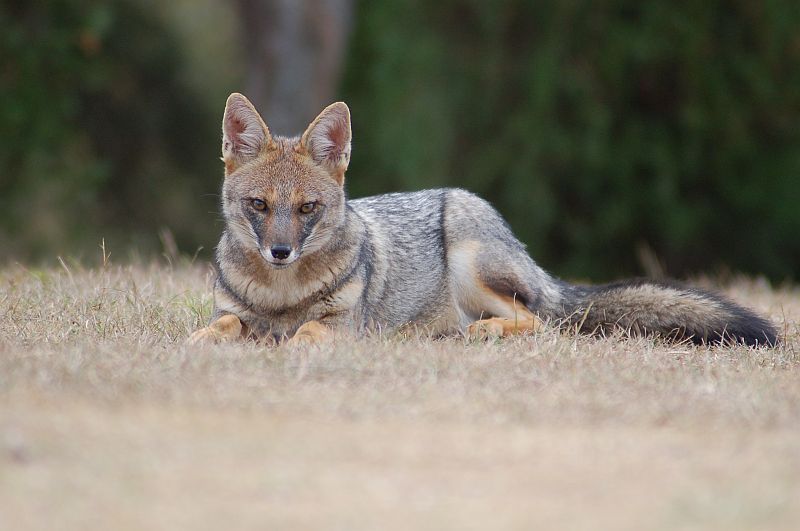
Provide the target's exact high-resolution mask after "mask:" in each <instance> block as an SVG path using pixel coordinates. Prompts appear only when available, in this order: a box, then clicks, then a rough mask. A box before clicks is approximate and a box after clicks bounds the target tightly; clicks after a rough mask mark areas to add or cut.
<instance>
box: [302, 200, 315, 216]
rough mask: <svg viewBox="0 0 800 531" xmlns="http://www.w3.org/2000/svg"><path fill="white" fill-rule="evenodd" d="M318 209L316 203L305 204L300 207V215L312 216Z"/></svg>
mask: <svg viewBox="0 0 800 531" xmlns="http://www.w3.org/2000/svg"><path fill="white" fill-rule="evenodd" d="M315 208H317V203H316V201H312V202H311V203H303V204H302V205H300V213H301V214H311V213H312V212H314V209H315Z"/></svg>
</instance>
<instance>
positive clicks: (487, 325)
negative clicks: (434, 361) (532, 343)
mask: <svg viewBox="0 0 800 531" xmlns="http://www.w3.org/2000/svg"><path fill="white" fill-rule="evenodd" d="M523 308H524V309H523V310H519V309H517V312H518V316H517V317H513V318H510V317H490V318H489V319H480V320H478V321H475V322H474V323H472V324H471V325H469V326H468V327H467V333H466V335H467V339H488V338H491V337H507V336H511V335H515V334H523V333H525V332H536V331H538V330H539V329H540V328H541V326H542V321H541V320H540V319H539V318H538V317H536V316H535V315H534V314H532V313H531V312H529V311H528V309H527V308H525V307H524V306H523Z"/></svg>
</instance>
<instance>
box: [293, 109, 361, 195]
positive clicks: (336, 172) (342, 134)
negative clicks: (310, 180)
mask: <svg viewBox="0 0 800 531" xmlns="http://www.w3.org/2000/svg"><path fill="white" fill-rule="evenodd" d="M352 137H353V135H352V132H351V131H350V109H348V108H347V105H345V104H344V103H343V102H341V101H340V102H337V103H333V104H331V105H328V106H327V107H326V108H325V110H324V111H322V112H321V113H320V114H319V116H317V117H316V119H315V120H314V121H313V122H311V125H309V126H308V129H306V132H305V133H303V136H302V137H301V138H300V147H301V149H304V150H305V151H306V153H308V155H309V156H310V157H311V158H312V159H313V160H314V161H315V162H317V163H318V164H320V165H321V166H323V167H324V168H325V169H327V170H328V171H329V172H330V174H331V177H333V178H334V179H335V180H336V182H338V183H339V184H344V172H345V171H346V170H347V165H348V164H349V163H350V140H352Z"/></svg>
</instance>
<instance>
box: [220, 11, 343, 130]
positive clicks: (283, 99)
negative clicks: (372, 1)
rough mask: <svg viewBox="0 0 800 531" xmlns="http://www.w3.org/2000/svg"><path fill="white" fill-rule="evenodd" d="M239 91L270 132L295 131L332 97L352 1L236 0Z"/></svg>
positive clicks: (341, 62)
mask: <svg viewBox="0 0 800 531" xmlns="http://www.w3.org/2000/svg"><path fill="white" fill-rule="evenodd" d="M236 5H237V8H238V11H239V17H240V19H241V27H242V30H243V36H242V40H243V43H244V46H245V53H246V59H247V62H246V65H247V74H246V79H245V85H244V91H243V92H244V94H245V95H246V96H247V97H248V98H249V99H250V100H251V101H252V102H253V104H254V105H255V106H256V107H257V108H258V110H259V112H260V113H261V114H262V116H263V117H264V120H265V121H266V122H267V125H268V126H269V128H270V130H271V131H272V132H273V133H277V134H283V135H296V134H299V133H301V132H302V131H303V129H304V128H305V127H306V126H307V125H308V124H309V122H310V121H311V120H313V119H314V117H315V116H316V115H317V114H318V113H319V112H320V111H321V110H322V109H323V108H324V107H325V106H326V105H328V104H329V103H331V102H332V101H333V100H334V98H335V96H336V89H337V86H338V83H339V76H340V73H341V70H342V64H343V61H344V54H345V50H346V47H347V41H348V36H349V34H350V29H351V27H352V21H353V0H236Z"/></svg>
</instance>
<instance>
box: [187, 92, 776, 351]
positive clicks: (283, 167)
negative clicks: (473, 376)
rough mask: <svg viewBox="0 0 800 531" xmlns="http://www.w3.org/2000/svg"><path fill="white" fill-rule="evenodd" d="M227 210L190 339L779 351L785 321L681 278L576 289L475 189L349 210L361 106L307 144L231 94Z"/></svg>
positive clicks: (325, 117) (336, 116) (320, 122)
mask: <svg viewBox="0 0 800 531" xmlns="http://www.w3.org/2000/svg"><path fill="white" fill-rule="evenodd" d="M222 134H223V139H222V160H223V162H224V163H225V180H224V183H223V185H222V198H221V203H222V213H223V216H224V219H225V230H224V232H223V234H222V237H221V239H220V242H219V245H218V246H217V248H216V266H217V279H216V284H215V286H214V310H213V315H212V318H211V322H210V324H209V325H208V326H207V327H205V328H202V329H200V330H198V331H196V332H195V333H194V334H193V335H192V336H191V338H190V341H191V342H200V341H206V340H212V341H218V340H225V339H231V338H238V337H242V338H245V337H253V338H258V339H261V340H267V341H275V342H279V341H283V340H287V341H288V343H289V344H294V345H298V344H315V343H318V342H320V341H323V340H325V339H326V338H330V337H333V336H335V335H349V336H353V337H355V336H359V335H362V334H364V333H367V332H370V331H380V332H387V333H391V332H397V331H400V330H402V329H403V328H404V327H409V326H411V327H415V328H417V329H422V330H425V331H427V332H429V333H430V334H433V335H444V334H452V333H458V332H462V333H465V334H466V335H467V336H468V337H470V338H484V337H488V336H506V335H510V334H515V333H519V332H525V331H535V330H537V329H538V328H539V327H540V326H541V325H542V320H548V321H551V322H554V323H557V324H559V325H560V326H563V327H572V328H575V329H579V330H580V331H581V332H588V333H594V332H606V331H611V330H613V329H615V328H621V329H624V330H626V331H628V332H630V333H633V334H655V335H660V336H663V337H667V338H669V339H675V340H690V341H693V342H696V343H722V342H725V343H727V342H730V343H744V344H747V345H768V346H772V345H775V344H776V343H777V333H776V330H775V328H774V327H773V325H772V324H770V323H769V322H768V321H766V320H765V319H762V318H761V317H759V316H757V315H755V314H754V313H753V312H751V311H750V310H747V309H745V308H743V307H741V306H739V305H737V304H735V303H733V302H731V301H729V300H727V299H725V298H724V297H722V296H720V295H717V294H714V293H710V292H707V291H703V290H700V289H696V288H692V287H686V286H683V285H681V284H678V283H663V282H655V281H650V280H631V281H623V282H619V283H615V284H608V285H601V286H576V285H570V284H568V283H566V282H563V281H561V280H558V279H556V278H554V277H553V276H551V275H550V274H548V273H547V272H545V271H544V270H543V269H541V268H540V267H539V266H538V265H536V263H535V262H534V261H533V260H532V259H531V258H530V256H528V254H527V252H526V251H525V247H524V246H523V244H522V243H520V242H519V240H517V239H516V238H515V237H514V234H513V233H512V232H511V229H510V228H509V227H508V225H507V224H506V223H505V221H504V220H503V218H502V217H501V216H500V214H499V213H498V212H497V211H496V210H495V209H494V208H492V206H491V205H490V204H489V203H488V202H486V201H484V200H483V199H480V198H479V197H477V196H475V195H473V194H471V193H469V192H467V191H464V190H461V189H439V190H424V191H419V192H411V193H392V194H386V195H379V196H375V197H367V198H363V199H354V200H350V199H348V198H347V196H346V193H345V189H344V180H345V171H346V170H347V166H348V164H349V162H350V142H351V128H350V110H349V109H348V107H347V105H345V104H344V103H341V102H339V103H334V104H332V105H330V106H328V107H327V108H326V109H325V110H323V111H322V113H321V114H320V115H319V116H318V117H317V118H316V119H315V120H314V121H313V122H312V123H311V124H310V125H309V126H308V128H307V129H306V131H305V132H304V133H303V134H302V136H300V137H295V138H284V137H279V136H273V135H271V134H270V131H269V129H268V128H267V126H266V124H265V123H264V121H263V120H262V118H261V116H260V115H259V114H258V112H257V111H256V109H255V108H254V107H253V105H252V104H251V103H250V102H249V101H248V100H247V98H245V97H244V96H242V95H241V94H231V96H230V97H229V98H228V101H227V104H226V106H225V113H224V117H223V121H222Z"/></svg>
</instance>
